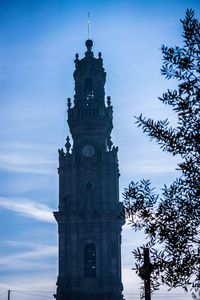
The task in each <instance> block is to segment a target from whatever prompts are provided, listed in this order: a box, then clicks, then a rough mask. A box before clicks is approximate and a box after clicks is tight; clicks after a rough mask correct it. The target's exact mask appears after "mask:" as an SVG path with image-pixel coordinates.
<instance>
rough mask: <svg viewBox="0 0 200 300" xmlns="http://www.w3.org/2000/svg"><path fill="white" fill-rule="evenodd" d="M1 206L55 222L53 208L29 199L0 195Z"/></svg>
mask: <svg viewBox="0 0 200 300" xmlns="http://www.w3.org/2000/svg"><path fill="white" fill-rule="evenodd" d="M0 207H1V208H3V209H8V210H11V211H14V212H16V213H19V214H21V215H23V216H26V217H29V218H32V219H35V220H39V221H42V222H47V223H55V220H54V217H53V214H52V209H51V208H50V207H48V206H47V205H44V204H40V203H37V202H34V201H31V200H29V199H17V201H16V199H10V198H6V197H0Z"/></svg>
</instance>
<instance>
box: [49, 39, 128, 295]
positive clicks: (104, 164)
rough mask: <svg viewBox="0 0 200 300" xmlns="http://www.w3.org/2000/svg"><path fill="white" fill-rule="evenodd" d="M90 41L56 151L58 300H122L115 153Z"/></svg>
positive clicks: (100, 76)
mask: <svg viewBox="0 0 200 300" xmlns="http://www.w3.org/2000/svg"><path fill="white" fill-rule="evenodd" d="M92 46H93V42H92V40H87V41H86V47H87V51H86V52H85V57H84V58H82V59H79V58H78V54H76V59H75V71H74V80H75V95H74V103H73V105H72V104H71V100H70V99H69V98H68V124H69V129H70V132H71V136H72V139H73V147H71V145H70V140H69V137H67V142H66V144H65V147H66V151H64V150H63V149H61V150H59V168H58V173H59V210H58V211H57V212H54V216H55V218H56V220H57V222H58V232H59V274H58V280H57V292H56V294H55V295H54V297H55V298H56V299H57V300H122V299H123V296H122V289H123V287H122V283H121V227H122V225H123V223H124V219H123V218H122V216H121V210H122V204H121V203H120V202H119V187H118V178H119V169H118V158H117V150H118V148H117V147H115V146H113V143H112V141H111V137H110V134H111V131H112V128H113V125H112V118H113V117H112V114H113V109H112V106H111V100H110V97H107V101H106V102H107V103H106V104H105V91H104V85H105V81H106V73H105V70H104V68H103V61H102V58H101V53H99V55H98V58H95V57H94V55H93V52H92Z"/></svg>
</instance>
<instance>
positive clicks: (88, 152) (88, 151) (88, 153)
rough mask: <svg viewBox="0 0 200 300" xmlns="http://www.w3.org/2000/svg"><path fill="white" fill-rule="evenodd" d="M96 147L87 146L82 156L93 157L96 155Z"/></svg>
mask: <svg viewBox="0 0 200 300" xmlns="http://www.w3.org/2000/svg"><path fill="white" fill-rule="evenodd" d="M94 152H95V150H94V147H93V146H92V145H85V146H84V147H83V149H82V154H83V155H84V156H86V157H91V156H92V155H94Z"/></svg>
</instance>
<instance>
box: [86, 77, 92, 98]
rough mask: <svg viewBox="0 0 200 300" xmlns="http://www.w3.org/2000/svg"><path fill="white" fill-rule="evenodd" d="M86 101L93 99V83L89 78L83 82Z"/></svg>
mask: <svg viewBox="0 0 200 300" xmlns="http://www.w3.org/2000/svg"><path fill="white" fill-rule="evenodd" d="M84 88H85V96H86V100H87V101H88V100H92V99H93V97H94V92H93V82H92V79H91V78H86V79H85V82H84Z"/></svg>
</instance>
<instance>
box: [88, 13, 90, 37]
mask: <svg viewBox="0 0 200 300" xmlns="http://www.w3.org/2000/svg"><path fill="white" fill-rule="evenodd" d="M88 39H90V13H88Z"/></svg>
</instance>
